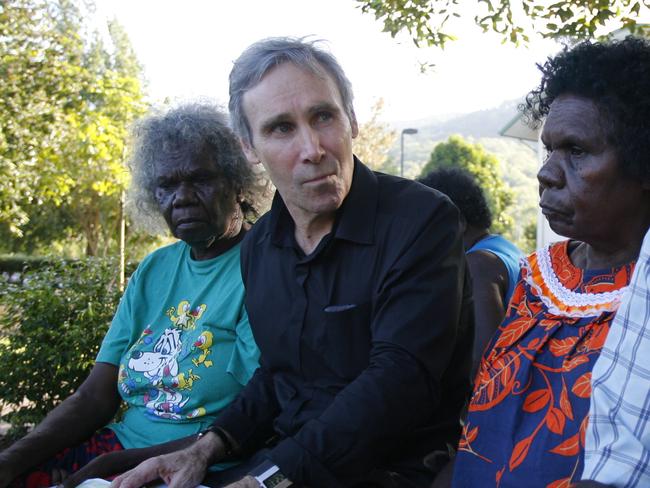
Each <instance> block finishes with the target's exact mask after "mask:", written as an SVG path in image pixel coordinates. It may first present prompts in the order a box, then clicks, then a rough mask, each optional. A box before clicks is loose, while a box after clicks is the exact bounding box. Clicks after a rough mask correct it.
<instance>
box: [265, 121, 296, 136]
mask: <svg viewBox="0 0 650 488" xmlns="http://www.w3.org/2000/svg"><path fill="white" fill-rule="evenodd" d="M292 129H293V125H292V124H290V123H289V122H278V123H277V124H274V125H273V126H272V127H271V130H270V132H271V133H272V134H276V135H286V134H289V133H290V132H291V130H292Z"/></svg>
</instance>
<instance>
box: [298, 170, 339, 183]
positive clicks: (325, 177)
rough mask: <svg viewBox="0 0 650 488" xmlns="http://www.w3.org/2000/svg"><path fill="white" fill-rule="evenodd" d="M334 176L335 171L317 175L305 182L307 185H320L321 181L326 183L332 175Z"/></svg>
mask: <svg viewBox="0 0 650 488" xmlns="http://www.w3.org/2000/svg"><path fill="white" fill-rule="evenodd" d="M332 176H334V173H328V174H326V175H321V176H317V177H315V178H311V179H309V180H306V181H304V182H303V184H305V185H318V184H320V183H325V182H326V181H327V180H328V179H329V178H330V177H332Z"/></svg>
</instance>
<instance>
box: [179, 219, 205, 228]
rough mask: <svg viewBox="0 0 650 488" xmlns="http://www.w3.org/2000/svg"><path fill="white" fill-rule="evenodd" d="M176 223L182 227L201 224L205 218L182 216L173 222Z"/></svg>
mask: <svg viewBox="0 0 650 488" xmlns="http://www.w3.org/2000/svg"><path fill="white" fill-rule="evenodd" d="M174 223H175V224H176V227H180V228H184V227H195V226H197V225H203V224H205V220H203V219H200V218H198V217H197V218H195V217H184V218H182V219H178V220H176V221H175V222H174Z"/></svg>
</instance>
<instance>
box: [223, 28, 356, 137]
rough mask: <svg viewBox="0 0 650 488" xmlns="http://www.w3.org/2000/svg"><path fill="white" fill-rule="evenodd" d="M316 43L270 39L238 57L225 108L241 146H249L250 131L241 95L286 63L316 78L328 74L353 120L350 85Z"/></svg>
mask: <svg viewBox="0 0 650 488" xmlns="http://www.w3.org/2000/svg"><path fill="white" fill-rule="evenodd" d="M317 42H319V41H318V40H314V41H307V40H305V38H304V37H300V38H295V37H270V38H268V39H263V40H261V41H258V42H256V43H255V44H252V45H251V46H249V47H248V48H247V49H246V50H245V51H244V52H243V53H242V54H241V56H239V58H237V60H236V61H235V64H234V66H233V68H232V71H231V72H230V103H229V104H228V109H229V110H230V117H231V121H232V126H233V129H234V130H235V132H236V133H237V135H238V136H239V137H241V139H242V140H243V141H244V143H246V144H248V145H251V146H252V135H251V129H250V126H249V125H248V121H247V120H246V114H245V113H244V107H243V99H244V94H245V93H246V92H247V91H248V90H250V89H251V88H253V87H254V86H255V85H257V84H258V83H259V82H260V81H261V80H262V78H263V77H264V75H265V74H266V73H267V72H268V71H269V70H270V69H272V68H274V67H275V66H278V65H280V64H282V63H285V62H290V63H293V64H294V65H296V66H298V67H300V68H305V69H308V70H309V71H311V72H312V73H315V74H317V75H323V74H325V73H327V74H329V75H330V76H331V77H332V78H333V79H334V82H335V83H336V86H337V87H338V89H339V94H340V95H341V101H342V102H343V107H344V109H345V112H346V114H347V116H348V118H349V119H350V122H351V123H354V122H355V121H356V116H355V114H354V106H353V104H352V99H353V95H352V84H351V83H350V80H348V78H347V76H345V73H344V72H343V68H341V65H340V64H339V62H338V61H337V60H336V58H335V57H334V56H333V55H332V54H331V53H329V52H327V51H325V50H323V49H321V48H319V47H317V46H316V43H317ZM323 70H325V73H323Z"/></svg>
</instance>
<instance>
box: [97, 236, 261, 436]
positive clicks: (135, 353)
mask: <svg viewBox="0 0 650 488" xmlns="http://www.w3.org/2000/svg"><path fill="white" fill-rule="evenodd" d="M239 248H240V246H239V245H237V246H235V247H234V248H233V249H230V250H229V251H227V252H226V253H224V254H222V255H221V256H218V257H216V258H213V259H208V260H205V261H195V260H193V259H192V258H191V257H190V247H189V246H188V245H187V244H185V243H184V242H177V243H175V244H172V245H170V246H167V247H164V248H162V249H159V250H157V251H155V252H153V253H152V254H150V255H149V256H147V257H146V258H145V259H144V260H143V261H142V263H141V264H140V266H138V269H137V270H136V271H135V273H134V274H133V276H132V277H131V279H130V281H129V285H128V287H127V289H126V292H125V293H124V296H123V297H122V301H121V302H120V305H119V307H118V309H117V313H116V314H115V317H114V318H113V322H112V324H111V327H110V329H109V331H108V333H107V334H106V337H105V338H104V341H103V342H102V346H101V348H100V350H99V354H98V355H97V361H98V362H105V363H110V364H114V365H116V366H119V374H118V385H117V386H118V389H119V392H120V395H121V396H122V398H123V399H124V401H125V402H126V404H127V410H126V413H125V414H124V417H123V418H122V420H121V421H120V422H118V423H113V424H111V425H109V426H108V427H109V428H111V429H112V430H113V431H114V432H115V433H116V434H117V437H118V439H119V440H120V442H121V443H122V445H123V446H124V447H125V448H127V449H128V448H133V447H146V446H151V445H154V444H160V443H163V442H167V441H170V440H173V439H178V438H181V437H185V436H188V435H191V434H194V433H197V432H199V431H201V430H203V429H205V428H206V427H207V426H208V425H209V424H210V423H212V421H213V420H214V418H215V416H216V414H217V413H218V412H219V411H220V410H221V409H222V408H223V407H225V406H226V405H228V404H229V403H230V402H231V401H232V400H233V399H234V398H235V396H236V395H237V393H238V392H239V391H240V390H241V389H242V387H243V385H245V384H246V383H247V382H248V380H249V379H250V377H251V376H252V374H253V372H254V371H255V369H256V368H257V366H258V359H259V351H258V349H257V346H256V345H255V341H254V340H253V334H252V332H251V330H250V326H249V324H248V316H247V315H246V310H245V309H244V286H243V284H242V279H241V272H240V268H239Z"/></svg>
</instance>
